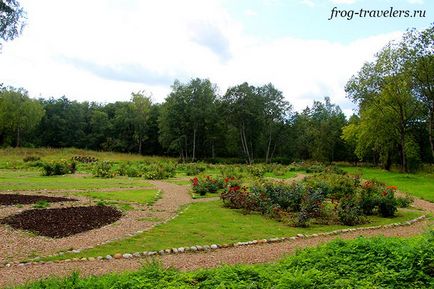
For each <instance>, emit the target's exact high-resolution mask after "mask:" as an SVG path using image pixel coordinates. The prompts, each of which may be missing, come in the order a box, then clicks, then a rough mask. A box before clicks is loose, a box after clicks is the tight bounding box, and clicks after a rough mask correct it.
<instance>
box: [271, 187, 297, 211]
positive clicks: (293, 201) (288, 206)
mask: <svg viewBox="0 0 434 289" xmlns="http://www.w3.org/2000/svg"><path fill="white" fill-rule="evenodd" d="M264 189H265V194H266V196H267V197H268V198H269V199H270V201H271V203H273V204H277V205H279V207H281V208H282V209H284V210H290V211H292V212H298V211H300V206H301V201H302V198H303V194H304V192H305V188H304V187H303V186H302V185H299V184H291V185H287V184H284V183H278V184H273V183H268V184H265V186H264Z"/></svg>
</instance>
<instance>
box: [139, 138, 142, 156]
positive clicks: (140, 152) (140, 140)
mask: <svg viewBox="0 0 434 289" xmlns="http://www.w3.org/2000/svg"><path fill="white" fill-rule="evenodd" d="M141 154H142V138H141V137H139V155H141Z"/></svg>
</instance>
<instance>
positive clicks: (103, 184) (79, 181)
mask: <svg viewBox="0 0 434 289" xmlns="http://www.w3.org/2000/svg"><path fill="white" fill-rule="evenodd" d="M150 186H151V184H149V183H148V182H146V181H145V180H144V179H140V178H127V177H116V178H111V179H102V178H95V177H91V176H77V175H64V176H50V177H45V176H41V175H40V172H39V171H35V170H4V169H0V191H7V190H12V191H17V190H84V189H98V188H135V187H150Z"/></svg>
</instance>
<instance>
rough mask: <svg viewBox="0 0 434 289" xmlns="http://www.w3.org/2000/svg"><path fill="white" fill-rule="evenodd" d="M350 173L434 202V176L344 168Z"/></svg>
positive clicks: (376, 169) (374, 169)
mask: <svg viewBox="0 0 434 289" xmlns="http://www.w3.org/2000/svg"><path fill="white" fill-rule="evenodd" d="M343 169H344V170H345V171H347V172H349V173H353V174H361V175H362V177H363V178H364V179H376V180H378V181H381V182H385V183H386V184H387V185H390V186H391V185H393V186H397V187H398V190H400V191H402V192H407V193H409V194H412V195H414V196H416V197H419V198H422V199H425V200H428V201H431V202H434V174H427V173H417V174H403V173H398V172H388V171H385V170H382V169H378V168H359V167H343Z"/></svg>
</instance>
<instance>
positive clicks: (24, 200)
mask: <svg viewBox="0 0 434 289" xmlns="http://www.w3.org/2000/svg"><path fill="white" fill-rule="evenodd" d="M39 201H47V202H49V203H55V202H72V201H77V200H76V199H70V198H62V197H47V196H34V195H18V194H0V205H6V206H10V205H27V204H34V203H37V202H39Z"/></svg>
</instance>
